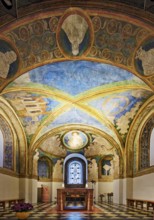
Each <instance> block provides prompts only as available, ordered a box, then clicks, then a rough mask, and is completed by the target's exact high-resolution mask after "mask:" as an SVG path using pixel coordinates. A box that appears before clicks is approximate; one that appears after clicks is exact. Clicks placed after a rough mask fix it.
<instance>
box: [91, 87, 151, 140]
mask: <svg viewBox="0 0 154 220" xmlns="http://www.w3.org/2000/svg"><path fill="white" fill-rule="evenodd" d="M152 94H153V93H152V92H149V91H144V90H139V89H138V90H135V91H133V90H128V91H127V92H121V93H117V94H116V95H115V94H114V95H109V96H108V95H107V96H106V97H104V98H99V99H96V100H94V101H91V102H90V105H92V106H94V107H95V108H97V109H98V110H100V111H102V113H103V114H104V115H106V117H107V118H108V119H109V120H110V121H111V122H112V123H113V124H114V126H115V127H116V128H117V130H118V131H119V133H120V134H121V135H122V137H123V139H125V138H126V134H127V133H128V130H129V126H130V124H131V122H132V120H133V118H134V116H135V114H136V112H137V111H138V109H139V107H140V106H141V105H142V104H143V103H144V102H145V101H146V100H147V99H148V98H149V97H150V96H152ZM123 121H125V123H123Z"/></svg>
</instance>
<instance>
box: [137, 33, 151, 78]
mask: <svg viewBox="0 0 154 220" xmlns="http://www.w3.org/2000/svg"><path fill="white" fill-rule="evenodd" d="M153 62H154V36H153V37H151V38H149V39H147V40H146V41H144V42H143V43H142V45H140V47H139V48H138V50H137V51H136V55H135V67H136V70H137V71H138V72H139V73H140V74H141V75H144V76H150V75H154V65H153Z"/></svg>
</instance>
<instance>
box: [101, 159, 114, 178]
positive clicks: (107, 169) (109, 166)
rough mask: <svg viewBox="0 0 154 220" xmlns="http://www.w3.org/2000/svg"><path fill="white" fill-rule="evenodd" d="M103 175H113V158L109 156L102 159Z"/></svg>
mask: <svg viewBox="0 0 154 220" xmlns="http://www.w3.org/2000/svg"><path fill="white" fill-rule="evenodd" d="M102 175H105V176H110V175H113V160H111V159H107V158H105V159H103V160H102Z"/></svg>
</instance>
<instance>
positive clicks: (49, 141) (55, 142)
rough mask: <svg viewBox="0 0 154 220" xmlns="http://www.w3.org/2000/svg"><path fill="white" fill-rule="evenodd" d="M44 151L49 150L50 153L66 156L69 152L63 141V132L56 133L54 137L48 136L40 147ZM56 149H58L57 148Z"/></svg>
mask: <svg viewBox="0 0 154 220" xmlns="http://www.w3.org/2000/svg"><path fill="white" fill-rule="evenodd" d="M39 148H40V149H41V150H42V151H43V152H47V153H49V154H50V155H54V156H56V157H58V156H59V157H65V156H66V154H67V151H66V149H65V148H64V147H63V145H62V143H61V134H56V135H54V136H52V137H48V138H46V139H45V140H44V141H43V142H42V143H41V144H40V147H39ZM55 149H56V150H55Z"/></svg>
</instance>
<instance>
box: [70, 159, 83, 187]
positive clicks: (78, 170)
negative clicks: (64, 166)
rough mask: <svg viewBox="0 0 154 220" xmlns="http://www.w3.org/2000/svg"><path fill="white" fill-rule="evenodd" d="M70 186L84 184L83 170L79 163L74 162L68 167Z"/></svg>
mask: <svg viewBox="0 0 154 220" xmlns="http://www.w3.org/2000/svg"><path fill="white" fill-rule="evenodd" d="M67 182H68V184H83V168H82V164H81V163H80V162H79V161H72V162H70V164H69V165H68V181H67Z"/></svg>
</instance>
